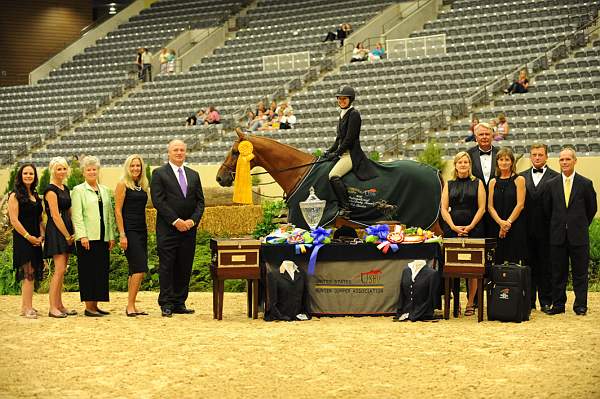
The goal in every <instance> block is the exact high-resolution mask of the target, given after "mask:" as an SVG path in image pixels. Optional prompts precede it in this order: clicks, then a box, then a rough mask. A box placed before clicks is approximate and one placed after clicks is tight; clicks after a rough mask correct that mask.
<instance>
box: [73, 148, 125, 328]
mask: <svg viewBox="0 0 600 399" xmlns="http://www.w3.org/2000/svg"><path fill="white" fill-rule="evenodd" d="M81 170H82V171H83V177H84V178H85V182H83V183H81V184H79V185H77V186H75V187H74V188H73V194H72V196H71V197H72V202H73V204H72V208H71V210H72V216H73V226H74V227H75V240H76V242H77V261H78V268H79V291H80V294H79V295H80V298H81V301H83V302H85V312H84V314H85V315H86V316H89V317H101V316H104V315H107V314H109V312H106V311H104V310H101V309H100V308H98V302H108V300H109V298H108V272H109V266H110V260H109V259H110V258H109V255H110V250H111V249H112V247H113V246H114V244H115V236H116V231H115V216H114V211H113V205H112V199H111V193H110V191H109V189H108V188H107V187H105V186H103V185H101V184H99V183H98V172H99V170H100V161H98V158H96V157H94V156H87V157H85V158H83V160H82V161H81Z"/></svg>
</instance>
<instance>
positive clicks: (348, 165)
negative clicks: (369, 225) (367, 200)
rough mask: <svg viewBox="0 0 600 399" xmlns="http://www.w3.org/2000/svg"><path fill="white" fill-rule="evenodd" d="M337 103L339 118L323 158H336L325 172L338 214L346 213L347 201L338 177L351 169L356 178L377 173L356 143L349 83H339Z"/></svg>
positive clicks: (356, 120) (357, 127) (357, 134)
mask: <svg viewBox="0 0 600 399" xmlns="http://www.w3.org/2000/svg"><path fill="white" fill-rule="evenodd" d="M336 97H337V100H338V105H339V106H340V109H341V112H340V119H339V122H338V127H337V135H336V137H335V143H333V145H332V146H331V148H330V149H329V150H327V151H326V152H325V154H324V155H323V157H324V159H326V160H331V161H333V160H336V163H335V165H334V166H333V168H332V169H331V171H330V172H329V182H330V184H331V187H332V189H333V192H334V193H335V196H336V197H337V199H338V205H339V208H340V215H341V216H348V214H349V212H350V203H349V200H348V190H347V188H346V185H345V184H344V182H343V181H342V177H343V176H344V175H345V174H346V173H348V172H350V171H353V172H354V174H355V175H356V177H358V178H359V179H360V180H369V179H372V178H374V177H376V176H377V172H376V171H375V168H374V167H373V165H371V162H370V161H369V159H368V158H367V156H366V155H365V153H364V152H363V150H362V148H361V146H360V126H361V123H362V119H361V117H360V112H358V111H357V110H356V109H354V108H353V107H352V102H353V101H354V98H355V97H356V93H355V91H354V89H353V88H352V87H350V86H344V87H342V88H341V89H340V90H339V91H338V92H337V94H336Z"/></svg>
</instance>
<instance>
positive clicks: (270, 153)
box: [217, 128, 441, 232]
mask: <svg viewBox="0 0 600 399" xmlns="http://www.w3.org/2000/svg"><path fill="white" fill-rule="evenodd" d="M236 133H237V135H238V139H237V140H236V141H235V142H234V143H233V146H232V147H231V150H230V151H229V153H228V154H227V157H226V159H225V161H223V164H222V165H221V167H220V168H219V171H218V172H217V182H218V183H219V184H220V185H221V186H224V187H229V186H231V185H232V184H233V182H234V179H235V170H236V163H237V160H238V157H239V151H238V145H239V144H240V142H241V141H243V140H248V141H249V142H250V143H252V145H253V147H254V150H253V154H254V159H253V160H252V161H251V163H250V166H251V167H255V166H260V167H262V168H264V169H265V170H266V171H267V172H268V173H269V174H270V175H271V177H272V178H273V179H274V180H275V181H276V182H277V183H278V184H279V185H280V186H281V188H282V189H283V191H284V192H285V195H286V198H288V199H290V197H294V196H295V197H298V196H302V198H305V195H304V193H303V190H304V189H305V187H304V186H305V185H306V184H304V183H303V184H302V185H301V183H302V182H305V181H306V179H311V177H307V175H308V172H309V171H311V168H312V165H313V164H314V163H316V162H318V160H317V158H315V157H314V156H312V155H310V154H307V153H305V152H302V151H300V150H298V149H296V148H294V147H291V146H288V145H285V144H283V143H279V142H278V141H275V140H272V139H269V138H266V137H261V136H254V135H247V134H244V133H243V132H242V131H241V129H239V128H238V129H236ZM398 162H405V163H404V164H403V167H402V168H401V169H402V170H409V169H411V168H415V167H417V168H419V167H420V168H427V167H426V166H424V165H421V164H418V163H416V162H412V161H398ZM416 165H419V166H416ZM387 168H390V167H389V166H388V167H387ZM430 169H431V168H430ZM402 173H403V172H402V171H401V170H395V171H393V172H392V174H393V175H402ZM427 173H436V172H434V171H433V170H431V171H430V172H427ZM312 175H313V174H312V172H311V175H310V176H312ZM436 176H437V175H436ZM407 179H408V180H410V181H412V180H411V179H412V178H411V177H408V178H406V177H405V178H404V181H403V182H400V184H402V183H406V182H407ZM429 180H430V181H431V180H432V179H429ZM433 180H436V181H437V182H438V183H437V189H439V187H440V185H441V180H438V179H437V178H436V177H434V178H433ZM393 184H397V182H396V183H393ZM415 184H418V182H416V183H415ZM299 186H301V187H299ZM326 186H328V184H326ZM315 188H317V186H315ZM419 188H420V187H419ZM405 191H410V190H405ZM299 193H300V194H299ZM439 193H441V189H440V191H439ZM367 196H368V194H367ZM320 197H321V198H322V199H328V198H327V197H324V196H321V195H320ZM404 201H408V202H404V204H405V206H403V208H407V207H411V206H412V205H415V204H419V203H421V202H423V201H422V198H421V199H419V198H418V197H415V198H412V197H409V198H405V199H404ZM328 203H329V202H328ZM429 203H430V205H428V206H429V207H436V206H437V207H438V209H439V201H438V202H437V203H431V201H430V202H429ZM385 205H386V201H385V200H383V201H379V203H378V204H377V206H378V207H385ZM388 206H392V205H388ZM427 209H429V210H431V208H427ZM379 210H380V211H382V213H385V209H379ZM290 212H291V213H293V209H292V208H291V207H290ZM290 216H291V214H290ZM435 217H436V214H435V213H434V216H433V219H428V222H427V225H422V226H421V227H429V225H430V223H432V221H433V220H435ZM300 219H302V217H300ZM338 219H339V218H338ZM355 220H356V221H357V222H359V223H362V222H366V220H362V221H361V219H360V218H358V219H355ZM437 226H438V223H437V220H435V222H433V223H432V224H431V227H432V228H433V229H434V230H436V231H438V232H439V227H437Z"/></svg>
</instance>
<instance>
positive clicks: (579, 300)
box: [544, 147, 598, 316]
mask: <svg viewBox="0 0 600 399" xmlns="http://www.w3.org/2000/svg"><path fill="white" fill-rule="evenodd" d="M558 162H559V164H560V169H561V171H562V173H561V174H560V175H559V176H556V177H555V178H554V179H552V180H551V181H549V182H548V187H547V194H546V195H545V201H544V205H545V206H544V208H545V211H546V213H547V215H548V216H549V217H550V258H551V262H552V308H551V309H550V310H548V311H547V312H546V313H547V314H549V315H555V314H559V313H564V312H565V304H566V302H567V293H566V289H567V279H568V275H569V261H570V263H571V276H572V277H573V291H575V303H574V304H573V311H574V312H575V314H576V315H579V316H583V315H585V314H586V313H587V291H588V264H589V258H590V237H589V231H588V228H589V225H590V224H591V223H592V220H593V218H594V215H596V211H597V210H598V209H597V208H598V205H597V203H596V191H594V186H593V184H592V181H591V180H589V179H587V178H585V177H583V176H581V175H580V174H578V173H575V164H576V163H577V156H576V154H575V150H574V149H573V148H569V147H565V148H563V150H562V151H561V152H560V158H559V160H558Z"/></svg>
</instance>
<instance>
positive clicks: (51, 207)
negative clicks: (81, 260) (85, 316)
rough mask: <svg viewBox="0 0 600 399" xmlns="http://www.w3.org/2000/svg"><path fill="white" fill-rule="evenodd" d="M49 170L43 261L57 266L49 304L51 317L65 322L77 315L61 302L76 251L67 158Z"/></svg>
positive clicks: (50, 288)
mask: <svg viewBox="0 0 600 399" xmlns="http://www.w3.org/2000/svg"><path fill="white" fill-rule="evenodd" d="M48 169H49V170H50V184H48V187H46V188H45V190H44V205H45V207H46V218H47V222H46V242H45V243H44V257H45V258H52V260H53V263H54V273H53V274H52V279H51V280H50V287H49V289H48V298H49V301H50V309H49V311H48V316H50V317H55V318H64V317H67V316H74V315H76V314H77V311H75V310H67V308H66V307H65V305H63V302H62V289H63V280H64V278H65V272H66V270H67V265H68V263H69V254H70V253H72V252H73V250H74V246H73V239H74V237H73V224H72V223H71V196H70V194H69V188H68V187H67V186H65V185H64V181H65V179H66V178H67V173H68V171H69V165H68V164H67V161H66V160H65V159H64V158H62V157H56V158H52V160H50V164H49V165H48Z"/></svg>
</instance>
